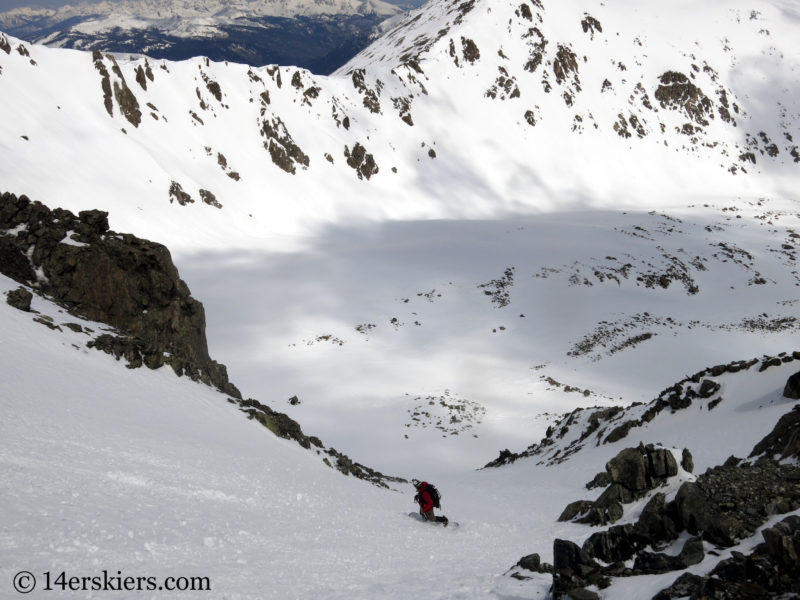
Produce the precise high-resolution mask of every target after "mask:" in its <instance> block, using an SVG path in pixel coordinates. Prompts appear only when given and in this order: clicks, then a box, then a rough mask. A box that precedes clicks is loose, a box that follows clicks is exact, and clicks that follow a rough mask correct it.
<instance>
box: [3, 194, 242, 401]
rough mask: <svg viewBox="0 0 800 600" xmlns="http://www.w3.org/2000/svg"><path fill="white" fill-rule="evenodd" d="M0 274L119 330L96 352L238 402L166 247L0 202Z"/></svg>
mask: <svg viewBox="0 0 800 600" xmlns="http://www.w3.org/2000/svg"><path fill="white" fill-rule="evenodd" d="M0 200H1V201H0V272H2V273H3V274H4V275H6V276H8V277H10V278H11V279H14V280H15V281H18V282H19V283H23V284H26V285H29V286H31V287H32V288H34V289H37V290H38V291H39V292H40V293H41V294H43V295H45V296H47V297H48V298H50V299H52V300H53V301H55V302H56V303H58V304H61V305H62V306H64V307H65V308H66V309H67V310H68V311H69V312H70V313H72V314H75V315H78V316H81V317H84V318H86V319H89V320H92V321H100V322H102V323H107V324H109V325H111V326H112V327H114V328H115V329H116V330H117V332H118V334H119V335H114V336H112V335H108V334H107V335H104V336H101V337H100V338H98V340H96V341H95V342H94V344H95V345H96V347H98V348H99V349H103V350H106V351H108V352H111V353H113V354H115V355H116V356H117V357H120V356H123V355H124V356H126V357H128V358H130V359H131V360H129V362H132V363H136V362H137V361H141V360H142V359H144V358H146V359H147V365H148V366H149V367H151V368H157V367H159V366H161V365H163V364H168V365H170V366H171V367H172V368H173V369H174V370H175V372H176V373H178V374H179V375H187V376H189V377H191V378H192V379H195V380H199V381H202V382H204V383H207V384H209V385H213V386H215V387H216V388H218V389H219V390H220V391H222V392H225V393H226V394H230V395H232V396H235V397H237V398H238V397H240V394H239V392H238V390H237V389H236V388H235V387H234V386H233V384H231V383H230V382H229V381H228V376H227V371H226V369H225V366H224V365H221V364H219V363H217V362H215V361H213V360H212V359H211V358H210V357H209V354H208V346H207V343H206V337H205V312H204V310H203V305H202V304H201V303H200V302H198V301H197V300H195V299H194V298H192V297H191V295H190V292H189V288H188V287H187V285H186V284H185V283H184V282H183V280H181V279H180V277H179V276H178V270H177V269H176V268H175V265H174V264H173V263H172V258H171V256H170V253H169V250H167V248H166V247H164V246H162V245H161V244H157V243H155V242H150V241H148V240H143V239H140V238H137V237H136V236H133V235H130V234H124V233H123V234H120V233H115V232H113V231H111V230H109V227H108V214H107V213H105V212H101V211H98V210H90V211H82V212H81V213H79V215H78V216H75V215H74V214H72V213H71V212H69V211H67V210H63V209H54V210H51V209H49V208H48V207H46V206H44V205H43V204H41V203H39V202H31V201H30V200H29V199H28V198H27V197H26V196H19V197H17V196H15V195H13V194H9V193H5V194H3V195H2V197H0Z"/></svg>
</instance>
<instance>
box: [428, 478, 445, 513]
mask: <svg viewBox="0 0 800 600" xmlns="http://www.w3.org/2000/svg"><path fill="white" fill-rule="evenodd" d="M425 489H426V491H427V492H428V493H429V494H430V495H431V500H433V506H434V507H435V508H442V507H441V506H439V501H440V500H441V499H442V495H441V494H440V493H439V490H437V489H436V486H435V485H433V484H432V483H429V484H428V487H427V488H425Z"/></svg>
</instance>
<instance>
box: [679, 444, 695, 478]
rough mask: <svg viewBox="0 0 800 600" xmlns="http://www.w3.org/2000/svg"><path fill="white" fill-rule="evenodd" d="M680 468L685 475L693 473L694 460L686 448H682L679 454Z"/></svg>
mask: <svg viewBox="0 0 800 600" xmlns="http://www.w3.org/2000/svg"><path fill="white" fill-rule="evenodd" d="M681 468H682V469H683V470H684V471H686V472H687V473H692V472H694V458H693V457H692V453H691V452H689V449H688V448H684V449H683V453H682V454H681Z"/></svg>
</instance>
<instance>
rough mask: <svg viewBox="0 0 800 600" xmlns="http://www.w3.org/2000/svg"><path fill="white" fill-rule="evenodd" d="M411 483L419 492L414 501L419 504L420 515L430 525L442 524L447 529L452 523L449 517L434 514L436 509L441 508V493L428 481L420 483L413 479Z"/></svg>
mask: <svg viewBox="0 0 800 600" xmlns="http://www.w3.org/2000/svg"><path fill="white" fill-rule="evenodd" d="M411 483H412V485H413V486H414V488H415V489H416V490H417V495H416V496H414V500H415V501H416V502H417V503H418V504H419V514H421V515H422V517H423V518H424V519H425V520H426V521H428V522H429V523H441V524H442V525H443V526H444V527H447V524H448V523H449V522H450V521H448V519H447V517H445V516H441V517H437V516H435V515H434V514H433V509H434V507H435V508H441V507H440V506H439V498H440V496H439V491H438V490H437V489H436V487H435V486H433V485H432V484H429V483H428V482H427V481H419V480H418V479H412V480H411Z"/></svg>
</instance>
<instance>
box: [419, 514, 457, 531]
mask: <svg viewBox="0 0 800 600" xmlns="http://www.w3.org/2000/svg"><path fill="white" fill-rule="evenodd" d="M408 516H409V517H411V518H412V519H414V520H415V521H419V522H420V523H427V522H428V521H427V520H426V519H425V518H424V517H423V516H422V515H421V514H419V513H418V512H410V513H408ZM460 526H461V525H460V524H459V523H458V522H457V521H450V522H449V523H448V524H447V527H445V528H444V529H456V528H457V527H460Z"/></svg>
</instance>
